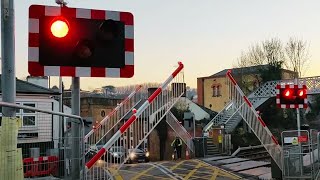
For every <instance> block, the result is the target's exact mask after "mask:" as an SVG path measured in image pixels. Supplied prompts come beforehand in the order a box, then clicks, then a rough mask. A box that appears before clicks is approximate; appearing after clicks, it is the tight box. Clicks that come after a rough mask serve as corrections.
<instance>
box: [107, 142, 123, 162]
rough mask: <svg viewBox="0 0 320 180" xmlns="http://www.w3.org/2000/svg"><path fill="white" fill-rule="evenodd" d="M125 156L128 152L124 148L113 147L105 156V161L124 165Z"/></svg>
mask: <svg viewBox="0 0 320 180" xmlns="http://www.w3.org/2000/svg"><path fill="white" fill-rule="evenodd" d="M125 156H126V150H125V148H124V147H123V146H112V147H111V148H110V149H109V151H107V153H106V154H105V156H104V160H108V161H109V162H113V163H122V162H123V161H124V160H125ZM106 158H107V159H106Z"/></svg>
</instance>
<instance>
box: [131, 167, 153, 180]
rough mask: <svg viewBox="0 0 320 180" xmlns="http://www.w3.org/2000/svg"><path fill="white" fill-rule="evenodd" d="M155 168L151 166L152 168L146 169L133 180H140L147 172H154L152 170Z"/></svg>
mask: <svg viewBox="0 0 320 180" xmlns="http://www.w3.org/2000/svg"><path fill="white" fill-rule="evenodd" d="M154 168H155V167H154V166H151V167H150V168H148V169H146V170H144V171H142V172H140V173H138V174H137V175H135V176H134V177H133V178H132V179H133V180H136V179H138V178H139V177H141V176H143V175H145V174H146V173H147V172H149V171H150V170H152V169H154Z"/></svg>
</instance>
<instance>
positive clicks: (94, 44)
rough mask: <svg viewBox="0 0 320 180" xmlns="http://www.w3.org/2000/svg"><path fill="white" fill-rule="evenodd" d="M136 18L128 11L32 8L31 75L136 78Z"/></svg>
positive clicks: (30, 33) (37, 6) (30, 16)
mask: <svg viewBox="0 0 320 180" xmlns="http://www.w3.org/2000/svg"><path fill="white" fill-rule="evenodd" d="M133 53H134V32H133V15H132V14H131V13H129V12H117V11H106V10H92V9H80V8H69V7H66V6H62V7H55V6H42V5H32V6H30V8H29V62H28V69H29V73H30V75H32V76H71V77H120V78H130V77H132V76H133V75H134V54H133Z"/></svg>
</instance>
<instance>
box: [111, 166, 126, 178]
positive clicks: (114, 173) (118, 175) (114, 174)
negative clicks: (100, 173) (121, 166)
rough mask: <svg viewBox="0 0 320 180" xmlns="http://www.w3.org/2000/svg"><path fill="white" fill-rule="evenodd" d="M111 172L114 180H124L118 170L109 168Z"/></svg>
mask: <svg viewBox="0 0 320 180" xmlns="http://www.w3.org/2000/svg"><path fill="white" fill-rule="evenodd" d="M109 171H110V172H111V173H110V174H111V175H113V178H114V180H123V178H122V177H121V176H120V174H119V171H117V170H116V168H109Z"/></svg>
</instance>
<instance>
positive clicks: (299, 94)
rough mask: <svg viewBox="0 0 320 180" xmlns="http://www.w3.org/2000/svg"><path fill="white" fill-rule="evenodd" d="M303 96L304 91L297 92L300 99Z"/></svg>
mask: <svg viewBox="0 0 320 180" xmlns="http://www.w3.org/2000/svg"><path fill="white" fill-rule="evenodd" d="M304 95H305V91H304V90H303V89H301V90H299V91H298V96H300V97H302V96H304Z"/></svg>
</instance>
